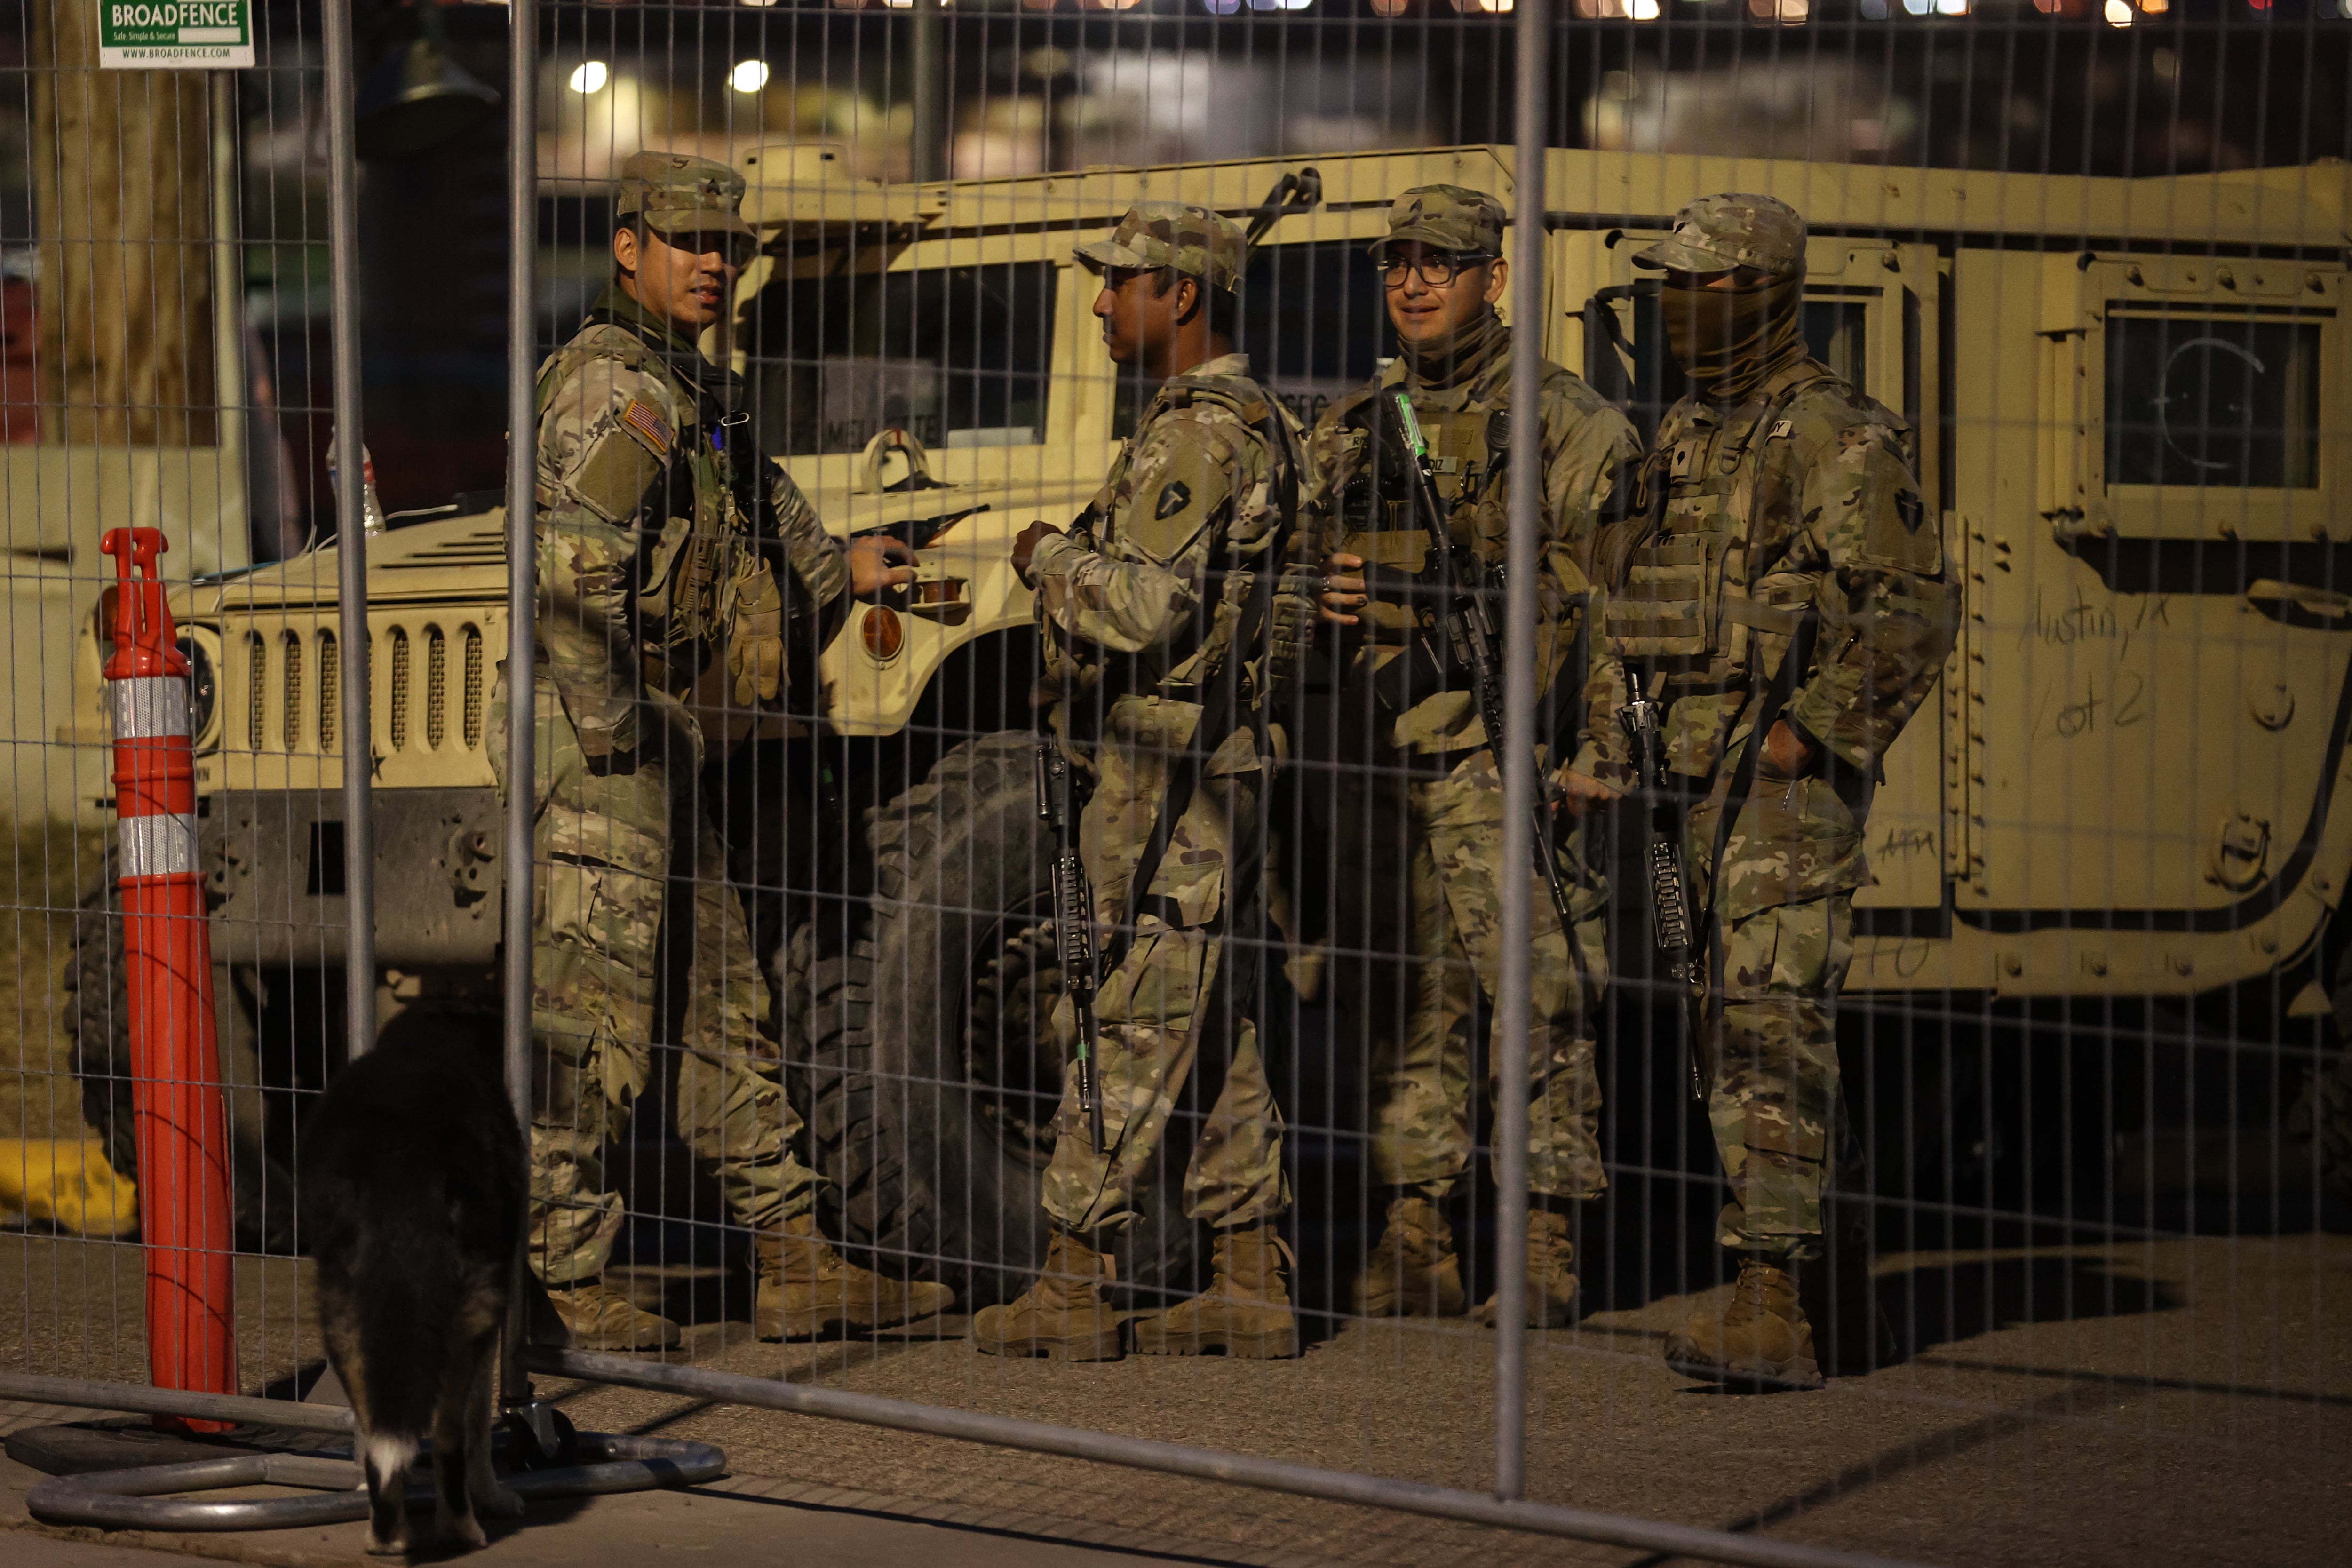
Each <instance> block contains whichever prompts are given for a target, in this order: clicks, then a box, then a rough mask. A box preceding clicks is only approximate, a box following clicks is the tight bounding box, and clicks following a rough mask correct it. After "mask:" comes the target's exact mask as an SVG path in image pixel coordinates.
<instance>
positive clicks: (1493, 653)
mask: <svg viewBox="0 0 2352 1568" xmlns="http://www.w3.org/2000/svg"><path fill="white" fill-rule="evenodd" d="M1392 395H1393V396H1394V397H1395V399H1396V409H1397V416H1398V418H1399V420H1400V422H1401V426H1402V432H1403V436H1404V449H1405V473H1406V482H1407V483H1408V484H1409V485H1410V486H1411V487H1412V505H1413V510H1414V511H1416V512H1418V513H1419V514H1420V516H1421V524H1422V527H1423V528H1424V529H1426V530H1427V531H1429V547H1430V550H1431V551H1432V552H1433V553H1434V555H1435V556H1436V559H1437V561H1438V563H1439V564H1440V567H1441V569H1442V574H1443V575H1442V577H1441V584H1440V589H1439V599H1438V604H1439V616H1438V629H1439V631H1440V632H1441V634H1442V635H1443V637H1444V646H1443V647H1434V648H1432V649H1430V650H1429V654H1430V658H1432V659H1433V661H1434V662H1435V664H1436V666H1437V668H1439V669H1441V670H1443V669H1449V668H1450V669H1461V670H1465V671H1467V672H1468V674H1469V677H1470V691H1471V695H1472V696H1473V697H1475V699H1476V700H1477V703H1478V720H1479V722H1480V723H1482V724H1484V725H1485V726H1486V743H1487V744H1488V745H1489V746H1491V747H1493V748H1494V752H1495V762H1496V767H1497V768H1498V769H1499V768H1501V767H1504V766H1507V765H1508V764H1507V763H1504V761H1503V662H1502V647H1503V637H1502V633H1501V631H1500V630H1499V629H1497V628H1496V625H1495V618H1494V611H1493V607H1492V605H1491V603H1490V601H1491V600H1494V599H1499V598H1500V597H1501V596H1502V594H1503V591H1504V587H1505V581H1506V580H1505V574H1504V572H1503V569H1502V568H1501V567H1499V566H1489V565H1488V564H1487V563H1486V562H1484V561H1482V560H1480V559H1479V558H1478V552H1476V551H1475V550H1470V549H1465V548H1464V547H1462V546H1460V545H1457V544H1456V543H1454V531H1453V529H1451V528H1450V527H1448V526H1447V524H1446V519H1445V513H1444V510H1443V509H1442V508H1440V507H1439V506H1438V504H1437V475H1436V473H1435V472H1434V470H1433V468H1432V467H1431V465H1430V461H1429V440H1428V437H1424V436H1423V434H1422V431H1421V421H1420V419H1418V418H1417V417H1415V416H1414V415H1413V412H1412V395H1411V394H1409V393H1407V392H1406V391H1405V390H1404V389H1403V388H1402V387H1399V388H1398V389H1397V390H1396V391H1395V393H1394V394H1392ZM1533 657H1534V650H1533V649H1529V650H1528V658H1533ZM1582 673H1583V672H1582V671H1581V670H1580V669H1563V670H1562V671H1561V672H1560V674H1559V679H1562V680H1577V679H1581V677H1582ZM1525 765H1526V766H1527V767H1528V768H1529V769H1531V770H1532V771H1533V772H1534V773H1535V795H1534V798H1533V801H1532V804H1531V805H1530V808H1529V809H1530V814H1531V815H1532V816H1533V817H1534V823H1533V826H1534V829H1535V837H1534V839H1533V844H1534V848H1535V856H1536V868H1537V869H1538V870H1539V871H1541V872H1542V873H1543V879H1544V887H1545V889H1547V890H1549V892H1550V894H1551V908H1552V913H1554V914H1555V915H1557V916H1559V934H1560V938H1561V940H1562V941H1564V942H1567V943H1568V956H1569V959H1570V963H1574V964H1575V966H1576V968H1577V971H1578V973H1580V974H1581V973H1582V972H1583V969H1584V954H1583V952H1582V950H1581V949H1580V948H1579V947H1578V946H1577V944H1576V919H1575V917H1574V916H1573V915H1571V914H1570V912H1569V908H1568V887H1567V884H1565V883H1563V882H1562V881H1561V880H1560V879H1559V859H1558V858H1556V857H1555V856H1554V855H1553V854H1552V844H1551V795H1552V789H1551V784H1550V783H1549V780H1547V779H1546V778H1545V777H1544V776H1543V770H1542V769H1541V768H1540V767H1538V765H1537V763H1536V754H1535V752H1534V751H1533V750H1532V749H1530V750H1529V751H1528V754H1527V758H1526V764H1525Z"/></svg>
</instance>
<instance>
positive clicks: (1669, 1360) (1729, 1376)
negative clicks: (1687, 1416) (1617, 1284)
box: [1666, 1257, 1822, 1388]
mask: <svg viewBox="0 0 2352 1568" xmlns="http://www.w3.org/2000/svg"><path fill="white" fill-rule="evenodd" d="M1666 1364H1667V1365H1668V1366H1670V1367H1673V1368H1674V1369H1675V1371H1676V1372H1679V1373H1682V1374H1683V1375H1684V1376H1685V1377H1696V1378H1701V1379H1704V1380H1705V1381H1706V1382H1708V1383H1729V1384H1749V1385H1752V1386H1755V1387H1759V1388H1819V1387H1820V1386H1821V1385H1822V1369H1821V1363H1819V1362H1817V1361H1815V1360H1814V1359H1813V1326H1812V1324H1811V1323H1809V1322H1807V1321H1805V1310H1804V1308H1803V1307H1801V1306H1800V1305H1798V1302H1797V1279H1796V1276H1795V1275H1793V1274H1791V1273H1790V1271H1789V1270H1788V1269H1786V1268H1781V1267H1780V1265H1779V1264H1778V1263H1773V1262H1768V1261H1767V1260H1766V1259H1764V1258H1756V1257H1750V1258H1747V1259H1746V1260H1744V1261H1743V1262H1742V1263H1741V1264H1740V1265H1739V1283H1738V1285H1736V1286H1734V1287H1732V1291H1731V1300H1729V1301H1728V1302H1727V1303H1725V1305H1724V1309H1723V1312H1722V1314H1721V1316H1717V1315H1716V1314H1714V1313H1711V1312H1704V1311H1703V1312H1699V1313H1696V1314H1695V1315H1694V1316H1693V1317H1692V1318H1691V1321H1689V1322H1687V1323H1685V1324H1684V1325H1683V1326H1682V1327H1681V1328H1680V1329H1678V1330H1676V1331H1675V1332H1673V1333H1671V1334H1669V1335H1667V1336H1666Z"/></svg>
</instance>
